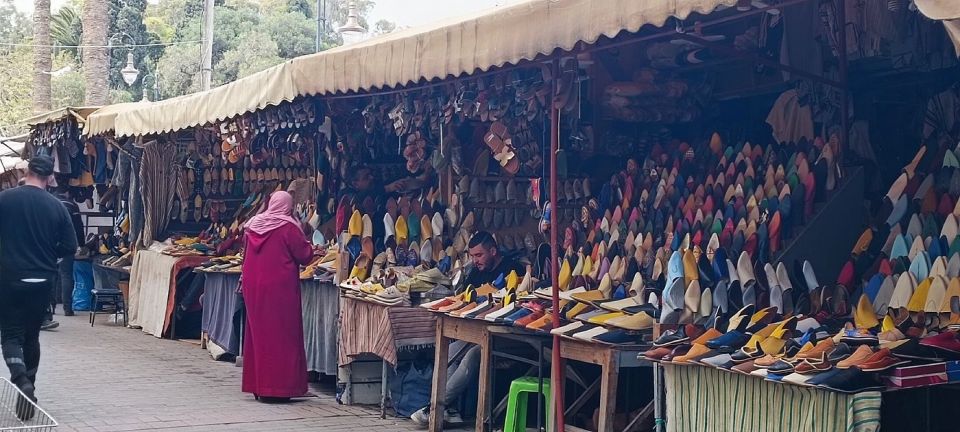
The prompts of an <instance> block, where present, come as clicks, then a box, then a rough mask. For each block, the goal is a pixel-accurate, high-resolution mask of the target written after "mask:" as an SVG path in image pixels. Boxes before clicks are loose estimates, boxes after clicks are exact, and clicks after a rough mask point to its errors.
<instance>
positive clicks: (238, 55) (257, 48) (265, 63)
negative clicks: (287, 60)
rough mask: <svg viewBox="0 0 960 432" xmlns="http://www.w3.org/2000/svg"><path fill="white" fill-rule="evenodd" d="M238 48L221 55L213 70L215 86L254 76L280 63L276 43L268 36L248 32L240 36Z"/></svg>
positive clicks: (280, 59)
mask: <svg viewBox="0 0 960 432" xmlns="http://www.w3.org/2000/svg"><path fill="white" fill-rule="evenodd" d="M237 45H238V46H237V47H236V48H234V49H231V50H230V51H227V52H226V53H224V54H223V59H222V60H220V61H219V62H217V67H216V68H214V81H215V82H216V83H217V85H221V84H226V83H228V82H231V81H234V80H237V79H239V78H243V77H245V76H248V75H251V74H255V73H257V72H260V71H262V70H264V69H267V68H269V67H271V66H275V65H277V64H278V63H280V62H282V61H283V59H282V58H280V55H279V50H280V49H279V48H278V47H277V43H276V42H274V41H273V39H271V38H270V36H269V35H267V34H264V33H259V32H250V33H246V34H243V35H241V36H240V38H239V40H238V44H237Z"/></svg>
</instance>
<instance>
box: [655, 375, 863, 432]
mask: <svg viewBox="0 0 960 432" xmlns="http://www.w3.org/2000/svg"><path fill="white" fill-rule="evenodd" d="M664 381H665V386H666V394H667V395H666V404H667V407H666V413H667V419H666V420H667V431H668V432H676V431H697V432H709V431H716V432H726V431H757V432H762V431H791V432H803V431H810V432H813V431H831V432H834V431H846V432H876V431H878V430H879V429H880V402H881V395H880V392H875V391H873V392H863V393H857V394H843V393H836V392H831V391H826V390H821V389H817V388H813V387H802V386H796V385H790V384H780V383H773V382H769V381H765V380H763V379H762V378H758V377H754V376H749V375H743V374H738V373H731V372H727V371H721V370H718V369H714V368H710V367H703V366H694V365H690V366H675V365H670V364H664Z"/></svg>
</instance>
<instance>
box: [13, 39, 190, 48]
mask: <svg viewBox="0 0 960 432" xmlns="http://www.w3.org/2000/svg"><path fill="white" fill-rule="evenodd" d="M200 42H203V41H202V40H192V41H180V42H167V43H150V44H128V45H39V44H20V43H8V42H0V46H12V47H30V48H117V49H119V48H139V47H156V46H171V45H186V44H197V43H200Z"/></svg>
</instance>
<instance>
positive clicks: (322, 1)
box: [316, 0, 327, 52]
mask: <svg viewBox="0 0 960 432" xmlns="http://www.w3.org/2000/svg"><path fill="white" fill-rule="evenodd" d="M326 23H327V2H326V0H317V45H316V52H320V47H322V46H323V32H324V31H325V30H326V27H327V26H326Z"/></svg>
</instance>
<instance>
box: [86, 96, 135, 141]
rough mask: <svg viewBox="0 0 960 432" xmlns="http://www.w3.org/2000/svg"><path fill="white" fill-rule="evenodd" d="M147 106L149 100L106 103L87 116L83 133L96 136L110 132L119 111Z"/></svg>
mask: <svg viewBox="0 0 960 432" xmlns="http://www.w3.org/2000/svg"><path fill="white" fill-rule="evenodd" d="M148 106H150V102H149V101H140V102H128V103H121V104H114V105H107V106H105V107H103V108H100V109H98V110H96V111H94V112H93V113H91V114H90V115H88V116H87V124H86V126H85V127H84V128H83V133H84V134H85V135H90V136H97V135H101V134H104V133H106V132H110V131H112V130H113V129H114V125H115V123H116V121H117V116H118V115H120V113H123V112H128V111H133V110H136V109H140V108H146V107H148Z"/></svg>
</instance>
